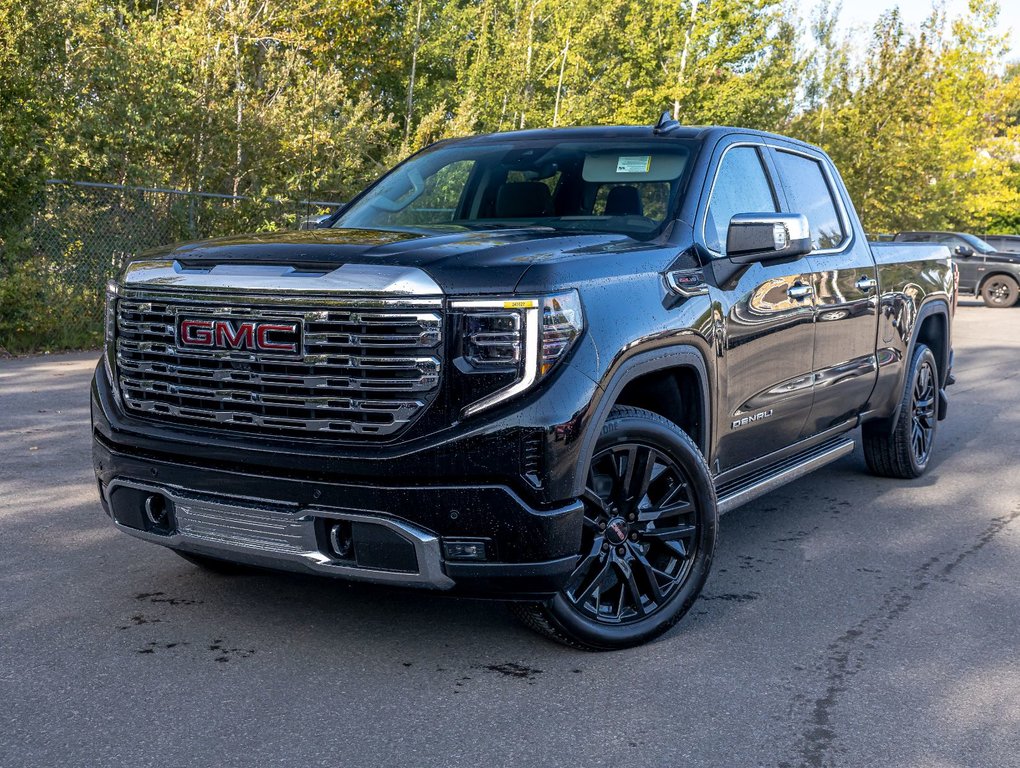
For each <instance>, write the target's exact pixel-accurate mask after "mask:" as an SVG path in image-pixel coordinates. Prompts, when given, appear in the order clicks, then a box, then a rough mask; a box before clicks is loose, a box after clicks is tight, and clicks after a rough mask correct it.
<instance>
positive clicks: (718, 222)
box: [705, 147, 779, 253]
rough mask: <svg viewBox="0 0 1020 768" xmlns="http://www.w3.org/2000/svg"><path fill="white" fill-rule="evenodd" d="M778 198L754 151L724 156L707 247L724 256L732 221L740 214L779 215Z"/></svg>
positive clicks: (714, 191) (710, 208)
mask: <svg viewBox="0 0 1020 768" xmlns="http://www.w3.org/2000/svg"><path fill="white" fill-rule="evenodd" d="M778 210H779V208H778V207H777V206H776V199H775V196H774V195H773V194H772V186H771V185H770V184H769V179H768V176H767V175H766V173H765V168H764V166H762V164H761V156H760V155H759V154H758V150H757V149H755V148H754V147H734V148H733V149H730V150H729V151H727V152H726V154H725V155H723V159H722V163H721V164H720V165H719V170H718V171H717V172H716V176H715V186H714V187H713V188H712V198H711V200H709V201H708V213H706V214H705V245H707V246H708V247H709V248H711V249H712V250H713V251H717V252H719V253H722V252H723V249H724V248H725V245H726V233H727V231H728V230H729V227H730V219H732V218H733V217H734V216H736V215H737V214H738V213H776V212H777V211H778Z"/></svg>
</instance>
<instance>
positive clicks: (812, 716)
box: [779, 508, 1020, 768]
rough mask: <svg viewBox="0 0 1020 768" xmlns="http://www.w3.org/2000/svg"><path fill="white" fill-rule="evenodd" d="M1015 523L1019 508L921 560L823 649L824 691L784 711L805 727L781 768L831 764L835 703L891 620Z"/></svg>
mask: <svg viewBox="0 0 1020 768" xmlns="http://www.w3.org/2000/svg"><path fill="white" fill-rule="evenodd" d="M1018 518H1020V508H1017V509H1016V510H1014V511H1013V512H1012V513H1011V514H1008V515H1002V516H1000V517H995V518H992V520H991V522H990V523H989V524H988V526H986V527H985V529H984V530H983V531H982V532H981V533H980V534H979V535H978V536H977V538H976V539H974V541H973V543H972V544H971V545H970V546H968V547H966V548H965V549H962V550H959V551H956V552H943V553H940V554H939V555H936V556H933V557H930V558H928V559H927V560H925V561H924V562H923V563H922V564H921V565H919V566H918V567H917V568H915V569H914V570H913V571H912V572H911V574H910V575H909V576H908V577H907V579H906V580H905V581H904V582H902V583H900V584H899V585H897V586H895V587H892V588H891V589H890V590H889V591H888V592H886V594H885V596H884V597H883V599H882V602H881V604H880V605H879V606H878V608H877V609H875V610H874V611H873V612H872V613H870V614H869V615H868V616H866V617H865V618H863V619H862V620H861V621H859V622H858V623H857V624H855V625H854V626H853V627H851V628H850V629H848V630H847V631H846V632H844V633H843V634H842V635H841V636H839V637H838V638H836V639H835V640H834V641H833V642H831V643H830V644H829V645H828V646H827V647H826V649H825V658H824V660H823V661H821V662H820V663H819V664H817V665H816V667H815V670H816V671H817V672H820V673H821V674H822V684H823V686H824V689H823V691H822V693H821V695H820V696H817V697H816V698H815V699H814V700H813V701H809V700H808V698H807V697H803V696H798V698H797V699H796V700H795V701H794V702H793V703H792V704H791V706H790V710H789V711H790V715H791V717H792V718H797V715H796V711H797V710H798V709H799V707H798V704H804V703H807V710H808V711H807V713H806V716H804V717H803V720H804V728H803V730H802V731H801V734H800V737H799V739H798V742H797V746H796V749H795V751H796V755H797V757H796V758H795V762H782V763H780V764H779V766H780V768H792V766H794V765H796V766H800V767H801V768H822V766H825V765H831V764H832V761H831V758H832V756H833V755H832V753H833V750H834V747H835V744H836V737H837V734H836V728H835V725H834V723H833V712H834V710H835V708H836V705H837V704H838V703H839V697H840V694H842V693H844V692H845V691H846V690H847V688H848V687H849V682H850V680H851V678H853V676H854V675H856V674H857V673H858V672H860V671H861V670H862V669H864V663H865V657H866V655H867V654H868V652H870V651H872V650H874V648H875V647H876V644H877V643H878V641H879V640H880V639H881V638H882V636H883V635H884V634H885V633H886V632H887V631H888V630H889V628H890V627H891V626H892V625H893V623H894V622H895V621H896V619H898V618H899V617H900V616H901V615H902V614H903V613H904V612H906V611H907V610H908V609H909V608H910V606H911V605H912V604H913V602H914V600H915V599H916V598H917V597H918V596H919V595H920V594H921V593H922V592H923V591H924V590H925V589H927V588H928V587H929V586H930V585H931V584H933V583H935V582H939V581H947V580H948V577H949V575H950V574H951V573H952V572H953V571H954V570H955V569H956V568H958V567H959V566H960V564H961V563H963V562H964V561H965V560H966V559H967V558H969V557H971V556H972V555H974V554H976V553H977V552H979V551H980V550H981V549H983V548H984V547H985V546H986V545H987V544H988V543H989V542H991V541H992V540H993V539H994V538H995V537H996V536H997V535H998V534H999V533H1000V532H1002V530H1003V529H1004V528H1006V527H1007V526H1008V525H1009V524H1010V523H1012V522H1014V521H1015V520H1017V519H1018Z"/></svg>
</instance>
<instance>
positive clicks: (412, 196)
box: [333, 138, 694, 239]
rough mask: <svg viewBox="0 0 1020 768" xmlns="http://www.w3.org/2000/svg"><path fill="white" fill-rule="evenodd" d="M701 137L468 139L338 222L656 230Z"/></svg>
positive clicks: (421, 161) (426, 160) (640, 233)
mask: <svg viewBox="0 0 1020 768" xmlns="http://www.w3.org/2000/svg"><path fill="white" fill-rule="evenodd" d="M693 149H694V145H693V144H692V143H691V142H685V141H678V140H675V139H666V138H661V139H655V140H652V141H649V140H643V141H626V140H618V141H617V140H614V141H609V140H607V141H597V142H591V141H589V142H577V141H573V142H568V141H555V140H546V141H538V140H529V141H507V142H501V143H489V144H482V143H462V144H454V145H446V146H439V147H437V148H436V149H433V150H428V151H426V152H423V153H421V154H418V155H416V156H414V157H412V158H411V159H410V160H408V161H407V162H405V163H403V164H401V165H399V166H397V167H396V168H395V169H394V170H393V171H392V172H391V173H389V174H388V175H386V176H385V177H383V179H382V180H381V181H379V182H378V183H377V184H376V185H375V186H373V187H372V188H370V189H369V190H368V192H367V193H365V195H363V196H362V197H361V198H359V199H358V200H356V201H355V202H354V203H353V204H352V205H351V207H350V208H348V209H347V210H346V211H344V212H343V214H341V216H340V217H339V218H338V219H337V220H336V221H335V222H334V223H333V226H334V227H346V228H358V229H401V230H413V231H450V230H460V229H491V228H500V227H522V226H524V227H547V228H551V229H556V230H572V231H588V232H617V233H620V234H625V235H630V236H632V237H635V238H639V239H648V238H651V237H654V236H656V235H657V234H658V233H659V232H661V231H662V228H663V227H664V225H665V224H666V223H667V221H669V220H670V218H671V217H672V212H673V211H674V210H675V208H676V202H677V200H678V198H679V195H680V194H681V190H682V188H683V184H684V183H685V181H686V175H687V169H688V167H689V165H690V163H689V162H688V161H689V159H690V157H691V154H692V151H693Z"/></svg>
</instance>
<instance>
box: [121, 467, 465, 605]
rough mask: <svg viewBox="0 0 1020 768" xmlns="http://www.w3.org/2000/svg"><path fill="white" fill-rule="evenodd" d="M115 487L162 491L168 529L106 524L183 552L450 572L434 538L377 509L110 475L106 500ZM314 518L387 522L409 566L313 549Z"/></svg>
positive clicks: (385, 575)
mask: <svg viewBox="0 0 1020 768" xmlns="http://www.w3.org/2000/svg"><path fill="white" fill-rule="evenodd" d="M118 487H126V488H134V489H136V490H140V491H149V492H152V493H154V494H157V493H158V494H162V495H163V496H165V497H166V498H167V499H169V500H170V501H171V502H173V506H174V516H175V519H176V527H175V530H174V532H172V533H170V534H165V535H164V534H158V533H151V532H148V531H141V530H138V529H137V528H131V527H128V526H125V525H121V524H120V523H117V522H116V521H114V525H116V526H117V528H118V529H119V530H121V531H123V532H124V533H127V534H130V535H131V536H134V537H136V538H139V539H143V540H145V541H151V542H153V543H155V544H161V545H163V546H164V547H170V548H171V549H179V550H181V551H184V552H192V553H195V554H202V555H210V556H212V557H221V558H224V559H226V560H231V561H235V562H242V563H248V564H250V565H261V566H267V567H272V568H281V569H284V570H291V571H298V572H305V573H308V572H310V573H318V574H325V575H327V576H334V577H337V578H343V579H351V580H358V581H371V582H377V583H388V584H399V585H402V586H417V587H426V588H430V589H450V588H451V587H452V586H453V585H454V582H453V579H451V578H450V577H449V576H447V575H446V574H445V573H444V572H443V564H442V555H441V551H440V546H439V539H438V538H437V537H435V536H433V535H432V534H430V533H428V532H426V531H423V530H421V529H419V528H416V527H415V526H413V525H409V524H408V523H405V522H402V521H399V520H393V519H390V518H386V517H380V516H377V515H359V514H355V513H349V512H340V511H335V510H330V509H325V508H318V507H304V508H302V509H300V510H295V511H293V512H288V511H281V510H280V509H279V508H276V509H274V508H273V507H274V505H273V503H272V502H268V501H260V500H258V499H243V498H242V499H234V498H231V499H225V500H222V501H219V500H216V501H214V500H210V499H207V498H202V497H197V496H193V495H190V494H189V493H188V492H187V490H185V489H182V488H178V487H168V486H164V485H155V484H148V483H138V482H135V481H133V480H120V479H117V480H113V481H112V482H110V483H109V484H108V485H107V486H106V502H107V505H108V506H109V508H110V509H112V508H113V504H112V501H111V496H112V495H113V492H114V490H116V489H117V488H118ZM316 518H327V519H331V520H347V521H349V522H352V523H369V524H372V525H379V526H382V527H384V528H387V529H389V530H390V531H392V532H393V533H395V534H397V535H398V536H400V537H401V538H402V539H404V540H406V541H407V542H409V543H410V544H411V545H412V546H413V547H414V553H415V557H416V559H417V561H418V570H417V572H409V571H390V570H382V569H378V568H363V567H359V566H354V565H349V564H343V563H338V562H337V561H335V560H333V559H332V558H330V557H329V556H328V555H326V554H324V553H323V552H321V551H320V550H319V546H318V540H317V538H316V535H315V520H316Z"/></svg>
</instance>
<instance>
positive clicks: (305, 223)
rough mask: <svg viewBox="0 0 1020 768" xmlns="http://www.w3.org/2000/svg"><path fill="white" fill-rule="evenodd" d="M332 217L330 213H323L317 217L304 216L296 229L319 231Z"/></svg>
mask: <svg viewBox="0 0 1020 768" xmlns="http://www.w3.org/2000/svg"><path fill="white" fill-rule="evenodd" d="M332 215H333V214H331V213H323V214H321V215H319V216H305V218H303V219H301V221H299V222H298V229H301V230H304V229H319V228H320V227H321V226H322V223H323V222H324V221H326V219H328V218H329V217H330V216H332Z"/></svg>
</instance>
